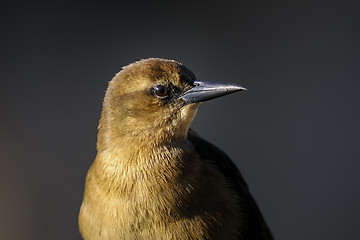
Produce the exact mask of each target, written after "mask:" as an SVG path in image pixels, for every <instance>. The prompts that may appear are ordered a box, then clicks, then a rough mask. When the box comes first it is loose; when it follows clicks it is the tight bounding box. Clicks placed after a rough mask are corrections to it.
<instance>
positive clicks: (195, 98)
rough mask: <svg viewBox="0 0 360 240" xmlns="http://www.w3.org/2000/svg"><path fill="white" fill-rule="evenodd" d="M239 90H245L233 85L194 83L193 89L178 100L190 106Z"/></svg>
mask: <svg viewBox="0 0 360 240" xmlns="http://www.w3.org/2000/svg"><path fill="white" fill-rule="evenodd" d="M241 90H246V88H244V87H242V86H240V85H238V84H233V83H220V82H203V81H195V82H194V87H193V88H191V89H189V90H188V91H186V92H185V93H184V94H183V95H181V96H180V97H179V98H180V99H183V100H184V101H185V104H190V103H197V102H204V101H207V100H211V99H214V98H217V97H221V96H224V95H228V94H230V93H234V92H237V91H241Z"/></svg>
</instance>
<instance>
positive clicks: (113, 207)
mask: <svg viewBox="0 0 360 240" xmlns="http://www.w3.org/2000/svg"><path fill="white" fill-rule="evenodd" d="M166 150H167V151H165V150H164V149H161V150H152V156H151V157H148V158H147V157H146V156H145V155H142V156H138V158H140V159H141V161H142V164H140V163H139V162H136V161H134V159H132V160H130V161H129V160H128V159H127V160H124V159H118V158H117V159H115V158H113V159H112V160H109V158H111V157H110V155H109V154H107V155H106V157H105V156H101V155H98V157H97V159H96V160H95V162H94V164H93V166H92V167H91V168H90V170H89V172H88V175H87V178H86V187H85V193H84V201H83V204H82V207H81V212H80V218H79V221H80V227H81V229H82V230H81V231H82V234H83V235H84V232H89V233H91V235H92V236H100V235H101V236H102V237H101V238H100V237H99V238H89V239H107V238H104V234H105V236H111V237H109V238H108V239H113V240H114V239H137V238H135V236H137V237H139V236H141V239H182V238H179V236H184V239H188V238H187V237H191V239H206V238H208V237H210V236H212V235H214V236H217V235H219V236H221V237H225V235H226V234H229V233H230V235H226V238H212V239H231V236H232V235H235V234H236V233H233V232H232V231H221V229H225V228H226V229H231V225H232V224H235V223H234V219H236V217H237V216H235V215H236V213H235V211H233V209H234V207H235V208H236V206H237V202H236V199H234V197H233V194H232V192H231V190H230V189H229V188H227V186H226V183H225V180H224V179H223V178H222V176H221V175H220V174H218V172H217V171H216V169H213V168H212V167H209V166H208V165H206V164H205V163H204V162H203V161H202V160H201V159H200V158H199V157H198V156H197V155H196V154H189V153H187V152H186V149H185V150H184V149H179V148H176V149H172V151H169V149H168V148H167V149H166ZM119 156H121V154H119V153H118V154H116V157H119ZM154 156H155V157H154ZM138 160H139V159H138ZM129 162H132V164H129ZM209 199H211V201H209ZM85 228H86V230H85ZM232 229H236V228H232ZM159 234H160V235H161V236H160V235H159ZM189 234H190V235H191V236H189ZM224 234H225V235H224ZM192 235H194V236H192ZM114 236H121V238H114ZM131 236H133V237H134V238H132V237H131ZM164 236H167V237H165V238H164ZM206 236H207V237H206ZM193 237H194V238H193Z"/></svg>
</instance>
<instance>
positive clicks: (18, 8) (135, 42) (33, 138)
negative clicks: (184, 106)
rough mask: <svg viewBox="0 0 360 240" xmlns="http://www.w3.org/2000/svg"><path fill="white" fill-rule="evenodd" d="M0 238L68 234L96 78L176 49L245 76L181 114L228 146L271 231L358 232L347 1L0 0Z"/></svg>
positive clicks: (100, 92) (195, 64)
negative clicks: (239, 88) (234, 88)
mask: <svg viewBox="0 0 360 240" xmlns="http://www.w3.org/2000/svg"><path fill="white" fill-rule="evenodd" d="M0 9H1V10H0V11H1V12H0V18H1V33H0V36H1V37H0V41H1V62H0V64H1V71H0V79H1V87H0V109H1V111H0V116H1V117H0V153H1V155H0V156H1V159H0V160H1V161H0V191H1V195H0V239H4V240H7V239H15V240H18V239H19V240H20V239H44V240H45V239H53V240H57V239H59V240H63V239H80V235H79V234H78V230H77V214H78V210H79V207H80V204H81V200H82V192H83V184H84V178H85V174H86V171H87V169H88V168H89V166H90V165H91V163H92V161H93V159H94V157H95V154H96V150H95V144H96V134H97V130H96V128H97V123H98V119H99V116H100V111H101V105H102V100H103V96H104V93H105V90H106V87H107V82H108V81H109V80H110V79H111V78H112V76H113V75H114V74H115V73H116V72H118V71H119V70H120V69H121V67H122V66H123V65H126V64H128V63H130V62H133V61H135V60H138V59H141V58H148V57H163V58H170V59H175V60H178V61H180V62H182V63H184V64H185V65H186V66H187V67H189V68H190V69H192V71H193V72H194V73H195V74H196V75H197V77H198V79H200V80H206V81H225V82H236V83H241V84H242V85H244V86H245V87H247V88H248V89H249V90H248V91H247V92H240V93H236V94H233V95H230V96H226V97H224V98H222V99H216V100H213V101H211V102H207V103H204V104H203V105H202V106H201V107H200V109H199V112H198V115H197V118H196V120H195V121H194V122H193V128H194V129H195V130H196V131H198V132H199V133H200V134H201V135H202V136H203V137H205V138H206V139H208V140H210V141H211V142H213V143H214V144H216V145H218V146H219V147H221V148H222V149H223V150H225V152H227V153H228V154H229V156H230V157H231V158H232V159H234V161H235V162H236V164H237V166H238V167H239V168H240V169H241V171H242V173H243V175H244V177H245V178H246V180H247V182H248V183H249V185H250V187H251V190H252V193H253V195H254V197H255V198H256V200H257V202H258V204H259V206H260V207H261V209H262V212H263V214H264V216H265V218H266V219H267V222H268V224H269V226H270V227H271V229H272V231H273V233H274V235H275V237H276V239H278V240H289V239H291V240H300V239H301V240H303V239H314V240H318V239H327V240H332V239H333V240H335V239H347V240H352V239H354V240H355V239H360V231H359V229H358V228H359V227H358V223H359V217H358V215H359V202H360V194H359V190H360V184H359V179H360V176H359V166H360V163H359V160H360V152H359V142H360V137H359V130H360V127H359V122H360V113H359V103H360V101H359V100H360V95H359V87H360V81H359V76H360V70H359V63H360V51H359V50H360V49H359V43H360V30H359V29H360V28H359V27H360V26H359V12H360V11H359V10H360V9H359V7H358V6H357V4H356V1H354V2H350V1H338V2H334V1H323V2H320V1H309V2H307V1H284V2H276V3H271V2H270V1H267V2H266V3H264V2H258V1H246V2H245V1H243V2H240V1H234V2H227V1H219V2H217V3H211V2H204V3H202V4H200V3H194V2H191V1H189V2H184V1H158V2H150V1H148V2H139V1H133V3H132V2H131V1H128V2H120V1H119V2H118V3H117V4H111V3H110V2H107V3H106V2H103V3H101V4H99V3H95V1H89V2H87V3H81V2H77V1H68V2H66V1H64V2H57V1H48V2H42V3H41V2H34V1H27V2H26V1H23V2H21V1H7V2H4V1H3V2H2V3H1V8H0Z"/></svg>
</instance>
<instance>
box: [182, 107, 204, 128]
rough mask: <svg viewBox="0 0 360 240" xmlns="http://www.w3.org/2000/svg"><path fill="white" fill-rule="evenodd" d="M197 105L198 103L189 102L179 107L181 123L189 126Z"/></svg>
mask: <svg viewBox="0 0 360 240" xmlns="http://www.w3.org/2000/svg"><path fill="white" fill-rule="evenodd" d="M199 105H200V103H191V104H188V105H185V106H184V107H182V108H181V109H180V116H181V120H182V123H183V124H185V125H187V127H189V126H190V123H191V122H192V120H193V119H194V117H195V115H196V112H197V109H198V107H199Z"/></svg>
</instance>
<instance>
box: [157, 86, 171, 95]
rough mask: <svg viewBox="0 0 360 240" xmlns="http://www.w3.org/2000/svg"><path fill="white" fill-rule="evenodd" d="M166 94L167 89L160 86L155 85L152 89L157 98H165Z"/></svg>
mask: <svg viewBox="0 0 360 240" xmlns="http://www.w3.org/2000/svg"><path fill="white" fill-rule="evenodd" d="M168 92H169V91H168V89H167V88H166V87H164V86H162V85H157V86H156V87H155V88H154V93H155V95H156V96H158V97H165V96H167V94H168Z"/></svg>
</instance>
